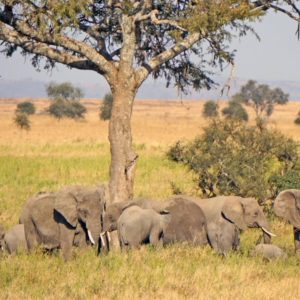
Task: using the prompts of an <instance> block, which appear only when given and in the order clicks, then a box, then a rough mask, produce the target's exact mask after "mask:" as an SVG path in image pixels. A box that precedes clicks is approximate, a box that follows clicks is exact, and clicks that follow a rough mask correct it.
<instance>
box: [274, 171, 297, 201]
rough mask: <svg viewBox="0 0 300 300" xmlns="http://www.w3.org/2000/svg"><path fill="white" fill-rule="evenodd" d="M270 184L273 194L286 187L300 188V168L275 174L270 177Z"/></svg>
mask: <svg viewBox="0 0 300 300" xmlns="http://www.w3.org/2000/svg"><path fill="white" fill-rule="evenodd" d="M269 184H270V185H271V187H272V194H273V196H276V195H277V194H278V193H279V192H281V191H283V190H286V189H300V170H289V171H287V172H286V173H285V174H283V175H279V174H274V175H273V176H271V177H270V179H269Z"/></svg>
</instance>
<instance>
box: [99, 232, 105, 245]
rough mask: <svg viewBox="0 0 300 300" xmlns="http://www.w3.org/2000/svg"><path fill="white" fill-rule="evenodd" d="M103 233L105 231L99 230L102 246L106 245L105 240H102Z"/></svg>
mask: <svg viewBox="0 0 300 300" xmlns="http://www.w3.org/2000/svg"><path fill="white" fill-rule="evenodd" d="M104 235H105V232H101V233H100V239H101V243H102V246H103V247H106V245H105V240H104V238H103V236H104Z"/></svg>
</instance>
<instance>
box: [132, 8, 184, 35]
mask: <svg viewBox="0 0 300 300" xmlns="http://www.w3.org/2000/svg"><path fill="white" fill-rule="evenodd" d="M157 14H158V10H157V9H155V10H153V11H151V12H150V13H149V14H147V15H142V16H139V15H136V16H135V18H134V20H135V21H136V22H140V21H144V20H147V19H150V20H151V22H152V23H153V24H155V25H161V24H170V25H172V26H174V27H176V28H177V29H179V30H182V31H187V30H186V29H185V28H183V27H181V26H179V25H178V24H177V22H175V21H173V20H158V19H157V16H156V15H157Z"/></svg>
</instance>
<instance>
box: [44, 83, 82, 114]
mask: <svg viewBox="0 0 300 300" xmlns="http://www.w3.org/2000/svg"><path fill="white" fill-rule="evenodd" d="M46 91H47V94H48V97H50V98H52V99H53V101H52V103H51V104H50V106H49V107H48V109H47V112H48V113H49V114H50V115H52V116H54V117H55V118H57V119H61V118H63V117H67V118H72V119H79V118H84V114H85V113H86V112H87V110H86V108H85V106H84V105H82V104H81V103H80V102H79V99H80V98H81V97H82V96H83V93H82V91H81V90H80V89H79V88H75V87H73V86H72V84H71V83H69V82H65V83H61V84H56V83H54V82H51V83H49V85H48V86H47V87H46Z"/></svg>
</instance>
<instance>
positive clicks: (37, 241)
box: [0, 183, 300, 261]
mask: <svg viewBox="0 0 300 300" xmlns="http://www.w3.org/2000/svg"><path fill="white" fill-rule="evenodd" d="M274 213H275V214H276V215H277V216H279V217H282V218H284V219H286V220H287V221H289V222H290V223H291V224H292V225H293V227H294V241H295V250H296V253H297V257H298V259H300V253H299V252H300V190H296V189H289V190H285V191H282V192H281V193H279V195H278V196H277V198H276V199H275V202H274ZM247 228H260V229H261V230H262V233H263V238H264V243H263V244H259V245H257V246H256V247H255V248H254V251H256V252H259V253H261V254H262V255H264V256H265V257H267V258H272V257H281V258H285V257H286V254H285V253H284V252H283V251H282V250H281V249H280V248H278V247H277V246H275V245H271V244H270V240H271V236H274V235H273V234H272V233H271V232H270V226H269V224H268V221H267V219H266V217H265V216H264V214H263V211H262V209H261V208H260V206H259V205H258V203H257V201H256V200H255V199H253V198H242V197H237V196H219V197H215V198H210V199H199V198H195V197H190V196H185V195H176V196H173V197H171V198H169V199H167V200H164V201H155V200H151V199H145V198H137V199H134V200H133V201H124V202H117V203H112V204H109V191H108V186H107V185H106V184H104V183H102V184H98V185H96V186H94V187H85V186H80V185H74V186H66V187H64V188H62V189H60V190H59V191H57V192H56V193H49V192H40V193H38V194H36V195H34V196H32V197H30V198H29V199H28V200H27V201H26V202H25V203H24V205H23V207H22V209H21V213H20V217H19V224H18V225H15V226H13V227H12V228H11V229H10V230H9V231H8V232H7V233H6V234H4V231H3V228H2V226H1V225H0V249H1V248H2V249H3V248H5V249H6V251H7V252H8V253H9V254H11V253H14V252H17V251H18V250H22V251H28V250H30V249H32V248H34V247H36V246H42V247H43V248H44V249H47V250H50V251H51V250H54V249H61V251H62V254H63V257H64V259H65V260H66V261H67V260H69V259H70V258H71V255H72V247H73V246H76V247H80V248H84V247H87V246H89V245H91V246H95V247H98V251H103V250H105V251H107V250H108V249H109V245H110V242H111V241H110V232H112V231H115V230H117V232H118V239H119V244H120V247H121V249H122V250H124V249H127V248H129V247H137V246H139V245H141V244H152V245H153V246H156V247H161V246H164V245H167V244H170V243H174V242H179V243H183V242H184V243H188V244H191V245H194V246H203V245H206V244H207V243H209V244H210V246H211V247H212V248H213V249H215V250H216V251H217V252H218V253H219V254H223V255H227V253H228V252H229V251H230V250H231V249H234V250H237V249H238V246H239V232H240V231H243V230H246V229H247Z"/></svg>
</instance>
